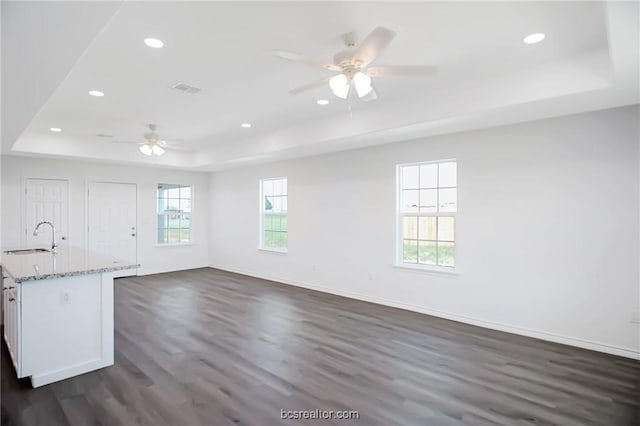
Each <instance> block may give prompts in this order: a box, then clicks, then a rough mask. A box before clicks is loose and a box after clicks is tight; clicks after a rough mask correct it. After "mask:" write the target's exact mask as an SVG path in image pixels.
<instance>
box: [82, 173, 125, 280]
mask: <svg viewBox="0 0 640 426" xmlns="http://www.w3.org/2000/svg"><path fill="white" fill-rule="evenodd" d="M136 193H137V188H136V185H135V184H131V183H105V182H91V183H90V184H89V194H88V199H89V203H88V204H89V215H88V227H87V229H88V243H89V247H88V248H89V251H90V252H91V253H96V254H100V255H105V256H109V257H113V258H115V259H120V260H125V261H130V262H134V263H137V240H138V239H137V235H138V230H137V228H136V217H137V207H136V206H137V195H136ZM125 274H126V275H129V274H131V272H130V271H125Z"/></svg>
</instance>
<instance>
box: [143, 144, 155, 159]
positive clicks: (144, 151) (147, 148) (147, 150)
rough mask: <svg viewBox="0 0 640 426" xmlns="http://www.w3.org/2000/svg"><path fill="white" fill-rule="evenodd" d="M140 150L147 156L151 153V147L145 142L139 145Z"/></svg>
mask: <svg viewBox="0 0 640 426" xmlns="http://www.w3.org/2000/svg"><path fill="white" fill-rule="evenodd" d="M140 152H141V153H143V154H144V155H147V156H148V155H151V154H153V149H151V147H150V146H149V145H147V144H146V143H145V144H144V145H140Z"/></svg>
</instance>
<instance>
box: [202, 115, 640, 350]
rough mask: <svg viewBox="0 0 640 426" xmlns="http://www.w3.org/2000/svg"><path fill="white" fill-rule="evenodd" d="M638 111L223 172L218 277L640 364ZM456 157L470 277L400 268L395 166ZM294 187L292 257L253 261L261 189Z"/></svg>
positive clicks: (461, 255) (215, 232) (215, 199)
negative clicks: (242, 276)
mask: <svg viewBox="0 0 640 426" xmlns="http://www.w3.org/2000/svg"><path fill="white" fill-rule="evenodd" d="M638 113H639V110H638V107H637V106H635V107H626V108H618V109H613V110H605V111H601V112H595V113H587V114H580V115H574V116H567V117H561V118H554V119H548V120H541V121H536V122H529V123H523V124H517V125H512V126H506V127H498V128H493V129H488V130H480V131H473V132H466V133H459V134H452V135H447V136H440V137H433V138H429V139H425V140H416V141H409V142H403V143H398V144H392V145H386V146H382V147H375V148H368V149H362V150H357V151H348V152H343V153H337V154H331V155H325V156H321V157H313V158H308V159H303V160H295V161H287V162H280V163H274V164H267V165H262V166H256V167H252V168H245V169H239V170H231V171H224V172H219V173H216V174H213V175H212V177H211V223H212V226H211V229H210V232H211V238H210V251H209V253H210V264H211V265H212V266H214V267H218V268H222V269H227V270H230V271H237V272H241V273H247V274H250V275H255V276H261V277H266V278H270V279H274V280H277V281H282V282H286V283H289V284H294V285H300V286H305V287H310V288H316V289H320V290H323V291H328V292H332V293H336V294H342V295H346V296H350V297H355V298H360V299H365V300H370V301H375V302H378V303H384V304H388V305H392V306H399V307H403V308H406V309H410V310H415V311H420V312H426V313H432V314H434V315H438V316H442V317H447V318H451V319H455V320H459V321H464V322H469V323H474V324H478V325H482V326H486V327H490V328H496V329H502V330H507V331H512V332H516V333H520V334H525V335H531V336H536V337H540V338H544V339H548V340H553V341H559V342H564V343H569V344H573V345H577V346H583V347H589V348H593V349H597V350H603V351H607V352H612V353H617V354H621V355H625V356H632V357H640V342H639V340H640V325H638V324H634V323H632V322H631V317H632V313H633V312H634V311H640V289H639V271H640V265H639V258H640V249H639V233H640V227H639V217H640V211H639V201H640V200H639V193H640V188H639V186H640V177H639V170H638V169H639V130H638ZM448 158H456V159H457V161H458V184H459V200H458V201H459V213H458V224H457V229H458V263H459V266H460V274H459V275H458V276H446V275H439V274H434V273H425V272H416V271H409V270H404V269H399V268H394V266H393V262H394V247H395V223H396V222H395V221H396V219H395V199H396V198H395V197H396V183H395V166H396V164H399V163H405V162H415V161H423V160H424V161H430V160H438V159H448ZM277 176H287V177H288V179H289V182H288V183H289V253H288V254H286V255H282V254H276V253H271V252H266V251H261V250H257V245H258V203H259V199H258V198H259V197H258V180H259V179H260V178H268V177H277Z"/></svg>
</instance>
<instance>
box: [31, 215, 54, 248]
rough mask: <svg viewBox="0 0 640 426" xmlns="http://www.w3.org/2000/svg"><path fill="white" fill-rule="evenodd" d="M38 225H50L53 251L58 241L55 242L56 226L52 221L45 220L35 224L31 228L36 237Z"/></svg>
mask: <svg viewBox="0 0 640 426" xmlns="http://www.w3.org/2000/svg"><path fill="white" fill-rule="evenodd" d="M40 225H49V226H50V227H51V251H52V252H53V253H55V252H56V250H57V248H58V243H56V228H55V226H53V223H51V222H49V221H47V220H45V221H44V222H40V223H38V224H37V225H36V229H34V230H33V236H34V237H37V236H38V228H40Z"/></svg>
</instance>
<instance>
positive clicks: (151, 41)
mask: <svg viewBox="0 0 640 426" xmlns="http://www.w3.org/2000/svg"><path fill="white" fill-rule="evenodd" d="M144 44H146V45H147V46H149V47H153V48H154V49H160V48H161V47H162V46H164V43H163V42H162V40H158V39H157V38H145V39H144Z"/></svg>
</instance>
